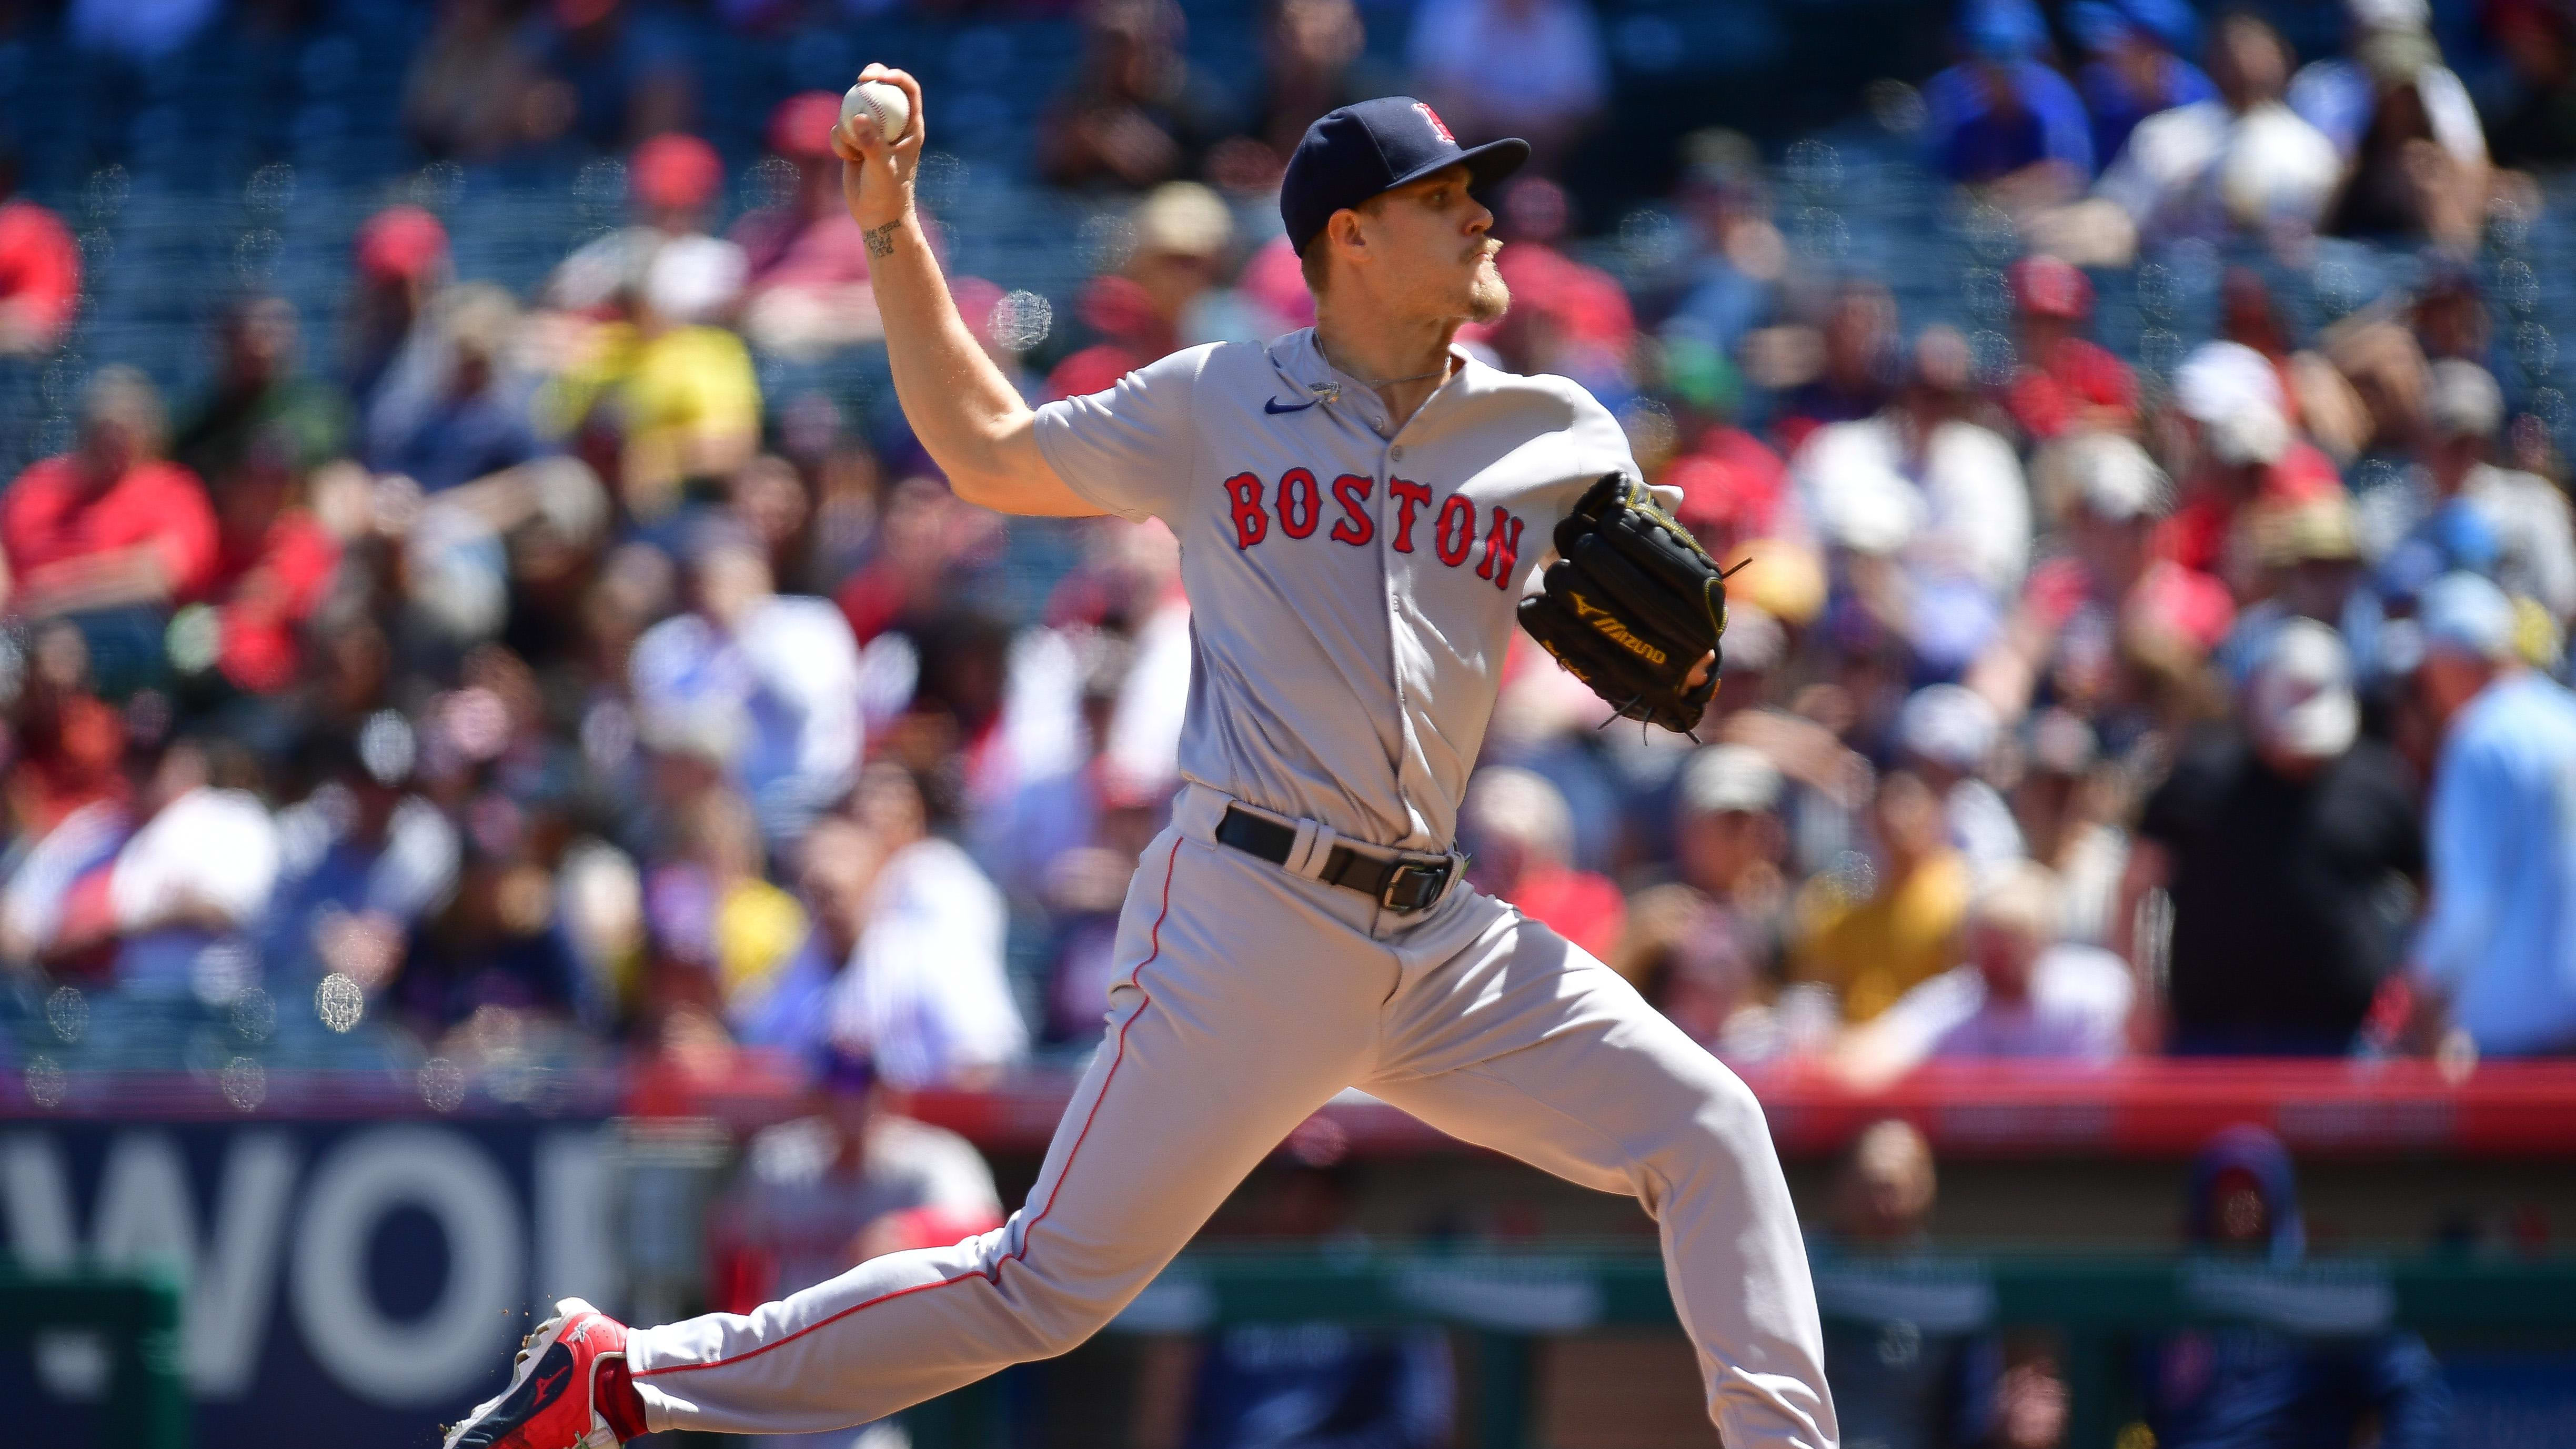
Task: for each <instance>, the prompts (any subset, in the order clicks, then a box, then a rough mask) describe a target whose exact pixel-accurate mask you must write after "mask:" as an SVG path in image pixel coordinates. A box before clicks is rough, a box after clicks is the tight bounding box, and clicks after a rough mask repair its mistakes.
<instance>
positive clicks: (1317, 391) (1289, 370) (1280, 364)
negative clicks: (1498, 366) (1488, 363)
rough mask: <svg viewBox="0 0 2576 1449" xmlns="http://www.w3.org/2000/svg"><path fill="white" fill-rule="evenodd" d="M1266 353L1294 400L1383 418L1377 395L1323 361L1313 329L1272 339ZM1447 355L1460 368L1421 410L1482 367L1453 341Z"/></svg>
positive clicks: (1381, 404)
mask: <svg viewBox="0 0 2576 1449" xmlns="http://www.w3.org/2000/svg"><path fill="white" fill-rule="evenodd" d="M1269 353H1270V365H1271V367H1272V368H1273V369H1275V370H1276V371H1277V372H1278V374H1279V377H1280V380H1281V382H1282V383H1283V384H1284V385H1285V386H1286V387H1288V388H1289V389H1291V390H1293V391H1294V392H1295V394H1296V395H1297V396H1298V397H1300V398H1309V397H1311V398H1317V399H1320V400H1322V401H1324V402H1326V403H1332V404H1341V405H1347V406H1349V407H1351V408H1352V410H1353V412H1354V415H1356V416H1361V417H1375V418H1379V419H1383V418H1384V416H1385V412H1386V407H1385V404H1383V403H1381V402H1379V401H1378V400H1377V395H1376V394H1375V393H1374V392H1371V391H1370V390H1369V386H1368V384H1366V383H1364V382H1362V381H1360V380H1359V379H1358V378H1355V377H1353V376H1351V375H1350V374H1349V373H1346V372H1344V371H1342V370H1341V369H1340V368H1337V367H1335V366H1333V365H1332V364H1331V363H1330V362H1327V361H1326V360H1325V359H1324V349H1323V348H1321V347H1319V346H1317V345H1316V344H1315V329H1314V328H1312V327H1300V328H1298V329H1297V330H1296V331H1294V332H1289V333H1284V334H1282V335H1280V336H1278V337H1274V338H1272V339H1271V340H1270V347H1269ZM1449 355H1450V356H1452V357H1455V358H1457V359H1458V360H1459V362H1460V364H1461V365H1460V367H1459V369H1458V370H1457V371H1456V372H1454V373H1452V374H1450V377H1449V380H1448V381H1447V382H1446V383H1444V384H1442V385H1441V387H1440V389H1439V390H1438V391H1436V392H1434V393H1432V395H1431V397H1430V398H1429V399H1426V400H1425V401H1424V402H1423V404H1422V406H1423V408H1426V409H1427V408H1429V407H1430V406H1431V404H1432V402H1434V401H1437V400H1438V399H1439V397H1440V396H1441V394H1443V393H1446V392H1448V391H1450V390H1451V389H1452V388H1455V387H1457V386H1458V385H1460V384H1461V383H1463V382H1465V381H1466V380H1467V374H1468V373H1469V372H1470V371H1472V370H1474V369H1475V368H1477V367H1480V366H1482V365H1483V364H1481V363H1479V362H1477V361H1476V359H1475V357H1474V356H1473V355H1472V354H1470V353H1469V352H1468V351H1467V350H1466V349H1465V348H1463V347H1460V346H1459V345H1458V344H1457V343H1455V342H1452V343H1450V344H1449ZM1413 417H1414V421H1417V422H1418V421H1420V420H1421V417H1422V413H1421V412H1420V411H1418V410H1417V411H1416V412H1415V413H1414V415H1413Z"/></svg>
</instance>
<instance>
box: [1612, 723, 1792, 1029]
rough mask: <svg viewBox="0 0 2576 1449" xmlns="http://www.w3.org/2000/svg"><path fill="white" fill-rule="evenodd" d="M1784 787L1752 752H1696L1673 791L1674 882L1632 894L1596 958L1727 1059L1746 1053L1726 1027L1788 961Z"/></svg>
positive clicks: (1726, 747)
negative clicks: (1622, 919) (1620, 928)
mask: <svg viewBox="0 0 2576 1449" xmlns="http://www.w3.org/2000/svg"><path fill="white" fill-rule="evenodd" d="M1782 784H1783V782H1782V780H1781V777H1780V772H1779V771H1778V770H1777V769H1775V768H1773V767H1772V765H1771V762H1770V761H1769V760H1767V759H1765V758H1763V756H1762V754H1761V752H1760V751H1758V750H1755V749H1753V748H1751V747H1750V746H1746V745H1735V744H1721V745H1711V746H1710V747H1709V748H1707V749H1705V750H1702V751H1700V752H1698V753H1697V754H1694V755H1693V756H1692V757H1691V759H1690V763H1688V764H1686V765H1684V766H1683V767H1682V769H1681V774H1680V779H1679V782H1678V785H1677V787H1676V790H1675V792H1674V821H1673V856H1674V864H1675V872H1674V873H1675V875H1676V877H1677V878H1676V879H1674V880H1672V881H1668V882H1665V883H1662V884H1659V885H1653V886H1649V887H1647V888H1646V889H1644V890H1641V891H1639V892H1637V894H1636V895H1635V897H1634V898H1633V899H1632V901H1631V902H1630V905H1629V909H1628V919H1627V930H1626V932H1625V934H1624V935H1622V936H1621V938H1620V940H1619V943H1618V945H1617V946H1616V948H1615V949H1613V950H1612V951H1610V952H1608V953H1607V954H1605V955H1603V957H1602V959H1603V960H1605V961H1607V962H1609V963H1610V965H1611V966H1612V967H1613V968H1615V969H1616V970H1617V971H1618V972H1619V974H1620V975H1622V976H1624V977H1626V978H1627V979H1628V980H1630V981H1632V982H1634V983H1636V985H1637V987H1638V989H1639V990H1641V991H1643V992H1645V993H1646V997H1647V999H1648V1000H1650V1001H1652V1002H1654V1003H1655V1005H1656V1007H1657V1008H1658V1009H1660V1010H1661V1011H1662V1012H1663V1013H1664V1014H1665V1015H1666V1016H1669V1017H1671V1018H1672V1019H1673V1020H1674V1022H1675V1023H1677V1024H1678V1025H1679V1026H1680V1027H1681V1028H1682V1030H1684V1031H1686V1032H1689V1033H1690V1034H1691V1037H1692V1039H1694V1040H1696V1041H1698V1042H1700V1043H1702V1044H1704V1045H1706V1046H1709V1047H1710V1048H1712V1049H1714V1050H1717V1051H1719V1052H1720V1053H1721V1054H1723V1055H1726V1056H1729V1057H1740V1056H1745V1055H1750V1054H1751V1053H1750V1052H1748V1051H1746V1050H1745V1047H1746V1046H1747V1045H1748V1044H1747V1043H1745V1042H1743V1041H1741V1040H1740V1039H1738V1038H1739V1037H1740V1036H1741V1033H1740V1032H1739V1033H1735V1034H1730V1032H1729V1030H1728V1028H1729V1026H1730V1024H1731V1023H1733V1022H1735V1020H1736V1017H1737V1014H1738V1013H1739V1012H1741V1011H1743V1010H1744V1009H1745V1008H1747V1007H1749V1006H1753V1005H1756V1004H1758V1003H1759V1001H1760V999H1761V997H1762V996H1763V995H1764V994H1765V993H1766V992H1767V991H1768V990H1770V988H1772V987H1773V986H1775V985H1776V984H1777V983H1778V982H1779V980H1780V978H1781V976H1782V974H1783V967H1784V965H1785V958H1786V955H1787V949H1786V947H1787V940H1786V938H1787V933H1788V927H1789V921H1788V906H1789V881H1788V878H1787V876H1786V874H1785V872H1784V870H1783V866H1784V865H1785V864H1786V859H1785V858H1786V856H1787V854H1788V845H1789V841H1788V835H1787V832H1786V830H1785V828H1784V827H1783V826H1782V824H1781V820H1780V799H1781V790H1782ZM1749 1024H1750V1023H1748V1025H1749Z"/></svg>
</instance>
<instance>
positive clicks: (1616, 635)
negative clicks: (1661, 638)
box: [1565, 593, 1665, 664]
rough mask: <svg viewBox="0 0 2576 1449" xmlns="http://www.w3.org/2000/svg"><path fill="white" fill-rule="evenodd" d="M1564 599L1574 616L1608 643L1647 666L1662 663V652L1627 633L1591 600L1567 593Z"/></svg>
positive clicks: (1626, 629) (1624, 626) (1626, 627)
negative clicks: (1598, 633)
mask: <svg viewBox="0 0 2576 1449" xmlns="http://www.w3.org/2000/svg"><path fill="white" fill-rule="evenodd" d="M1565 598H1566V602H1568V603H1570V604H1572V605H1574V614H1575V617H1576V618H1579V619H1581V620H1583V621H1584V622H1585V623H1587V624H1590V625H1591V626H1592V627H1593V628H1594V629H1597V630H1599V631H1600V632H1601V634H1602V635H1603V636H1604V637H1606V638H1607V639H1609V640H1610V642H1612V643H1614V644H1616V645H1618V646H1619V647H1620V648H1622V649H1625V650H1627V651H1628V652H1629V653H1631V654H1634V655H1636V656H1637V657H1638V658H1640V659H1643V660H1645V661H1646V662H1647V663H1649V664H1661V663H1663V662H1664V658H1665V656H1664V651H1663V650H1661V649H1658V648H1656V647H1655V646H1654V645H1652V644H1649V643H1647V642H1646V641H1645V640H1643V639H1640V638H1638V637H1637V636H1636V635H1634V634H1632V633H1630V632H1628V626H1627V625H1625V624H1622V623H1620V622H1619V620H1618V619H1617V617H1616V616H1614V615H1612V614H1611V612H1610V611H1609V610H1608V609H1603V608H1598V607H1596V606H1595V605H1594V604H1593V603H1592V601H1591V600H1589V599H1586V598H1585V597H1583V596H1582V595H1581V594H1573V593H1569V594H1567V595H1566V596H1565Z"/></svg>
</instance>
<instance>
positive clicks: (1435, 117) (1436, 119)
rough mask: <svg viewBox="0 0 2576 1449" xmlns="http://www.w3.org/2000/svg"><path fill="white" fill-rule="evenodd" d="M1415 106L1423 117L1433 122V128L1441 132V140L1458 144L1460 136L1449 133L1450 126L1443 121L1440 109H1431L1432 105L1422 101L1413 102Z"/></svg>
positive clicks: (1453, 144)
mask: <svg viewBox="0 0 2576 1449" xmlns="http://www.w3.org/2000/svg"><path fill="white" fill-rule="evenodd" d="M1413 108H1414V109H1415V110H1417V111H1420V112H1421V113H1422V119H1424V120H1426V121H1429V122H1430V123H1431V129H1432V130H1434V131H1437V132H1439V133H1440V139H1441V140H1443V141H1446V142H1448V143H1449V144H1450V145H1452V146H1455V145H1457V144H1458V138H1457V137H1455V136H1452V135H1450V134H1449V127H1448V126H1447V125H1446V124H1445V123H1444V122H1442V121H1441V119H1440V113H1439V112H1438V111H1435V110H1433V109H1431V107H1430V106H1428V105H1426V104H1424V103H1423V102H1421V101H1415V102H1414V103H1413Z"/></svg>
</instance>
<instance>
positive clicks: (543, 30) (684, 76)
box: [525, 0, 696, 151]
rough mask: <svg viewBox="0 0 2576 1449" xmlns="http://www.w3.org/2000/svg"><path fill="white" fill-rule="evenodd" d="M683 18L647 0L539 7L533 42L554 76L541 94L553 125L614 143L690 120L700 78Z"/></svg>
mask: <svg viewBox="0 0 2576 1449" xmlns="http://www.w3.org/2000/svg"><path fill="white" fill-rule="evenodd" d="M677 19H678V18H677V17H676V16H673V15H671V14H669V13H668V12H665V11H661V10H658V9H656V8H654V7H652V6H648V5H645V4H643V3H640V0H547V3H545V4H544V5H542V6H539V7H536V14H535V16H534V18H533V22H532V24H531V25H530V26H529V27H528V30H527V41H526V42H525V43H528V44H530V45H531V46H532V47H533V49H532V53H533V54H534V56H535V58H536V61H537V64H538V65H539V66H540V67H542V68H543V69H544V71H545V73H546V75H547V77H548V79H549V80H550V82H551V83H552V84H551V85H550V86H548V87H547V88H546V89H545V91H544V92H543V94H542V96H541V99H540V101H539V105H540V107H541V112H540V114H541V115H542V116H543V118H544V120H545V122H546V124H547V129H548V130H549V131H563V132H565V133H567V134H569V135H571V136H573V137H575V138H578V139H579V140H581V141H583V142H585V143H587V144H588V145H589V146H590V148H591V149H593V150H596V151H614V150H617V149H620V148H622V147H624V146H625V145H627V144H628V143H630V142H632V141H634V140H636V139H637V138H639V137H645V136H654V135H658V134H660V133H662V132H664V131H669V130H674V129H676V128H678V127H680V126H683V125H686V124H687V123H688V121H689V113H690V111H691V110H692V108H693V107H694V105H695V103H696V96H695V90H696V86H695V84H694V82H693V80H692V72H693V69H694V67H693V65H692V63H691V61H690V58H689V40H688V37H687V35H686V33H685V32H684V31H683V30H682V29H681V26H680V25H679V24H678V23H677Z"/></svg>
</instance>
